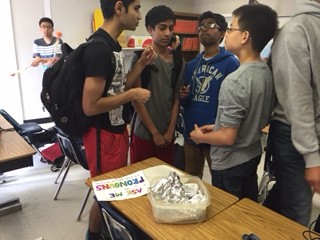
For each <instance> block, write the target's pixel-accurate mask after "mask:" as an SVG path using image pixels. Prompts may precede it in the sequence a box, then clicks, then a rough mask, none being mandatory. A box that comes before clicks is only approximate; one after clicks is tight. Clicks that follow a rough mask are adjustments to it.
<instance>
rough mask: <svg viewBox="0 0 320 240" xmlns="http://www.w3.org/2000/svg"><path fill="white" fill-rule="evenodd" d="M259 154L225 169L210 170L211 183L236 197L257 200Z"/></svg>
mask: <svg viewBox="0 0 320 240" xmlns="http://www.w3.org/2000/svg"><path fill="white" fill-rule="evenodd" d="M260 158H261V155H259V156H257V157H255V158H253V159H251V160H250V161H248V162H245V163H243V164H240V165H238V166H235V167H232V168H229V169H225V170H211V175H212V185H213V186H216V187H218V188H220V189H222V190H224V191H226V192H229V193H231V194H233V195H235V196H237V197H238V198H240V199H241V198H249V199H251V200H253V201H256V202H257V201H258V183H257V179H258V176H257V167H258V165H259V163H260Z"/></svg>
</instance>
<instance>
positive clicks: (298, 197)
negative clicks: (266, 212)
mask: <svg viewBox="0 0 320 240" xmlns="http://www.w3.org/2000/svg"><path fill="white" fill-rule="evenodd" d="M301 137H303V136H301ZM268 148H269V149H270V152H271V155H272V160H273V170H274V174H275V178H276V183H275V185H274V186H273V188H272V189H271V191H270V193H269V194H268V196H267V198H266V200H265V201H264V203H263V205H264V206H266V207H268V208H270V209H272V210H274V211H276V212H278V213H280V214H282V215H284V216H286V217H288V218H290V219H292V220H293V221H295V222H298V223H300V224H302V225H305V226H308V225H309V221H310V215H311V206H312V192H311V188H310V186H309V185H308V184H307V182H306V180H305V178H304V171H305V162H304V159H303V156H302V155H301V154H300V153H298V151H297V150H296V149H295V147H294V146H293V144H292V141H291V127H290V126H289V125H287V124H284V123H282V122H279V121H272V123H271V125H270V130H269V136H268Z"/></svg>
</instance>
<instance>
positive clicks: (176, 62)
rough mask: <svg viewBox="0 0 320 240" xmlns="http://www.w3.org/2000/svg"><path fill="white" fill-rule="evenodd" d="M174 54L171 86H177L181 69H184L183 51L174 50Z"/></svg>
mask: <svg viewBox="0 0 320 240" xmlns="http://www.w3.org/2000/svg"><path fill="white" fill-rule="evenodd" d="M172 55H173V68H172V74H171V87H172V88H175V86H176V83H177V81H178V78H179V75H180V72H181V69H182V65H183V57H182V53H181V51H179V50H173V51H172Z"/></svg>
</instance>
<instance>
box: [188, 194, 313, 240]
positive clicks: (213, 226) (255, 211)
mask: <svg viewBox="0 0 320 240" xmlns="http://www.w3.org/2000/svg"><path fill="white" fill-rule="evenodd" d="M305 230H307V228H306V227H304V226H302V225H300V224H298V223H296V222H293V221H292V220H290V219H288V218H286V217H283V216H281V215H280V214H278V213H275V212H273V211H271V210H270V209H268V208H265V207H263V206H262V205H260V204H258V203H256V202H253V201H251V200H249V199H242V200H240V201H238V202H237V203H236V204H234V205H232V206H231V207H229V208H228V209H226V210H224V211H223V212H221V213H220V214H218V215H217V216H215V217H213V218H211V219H210V221H207V222H205V223H204V224H202V225H200V226H199V227H198V228H197V229H194V230H192V231H191V232H190V233H189V234H188V237H187V238H185V239H228V240H229V239H237V240H239V239H242V238H241V237H242V235H243V234H248V235H249V234H251V233H254V234H256V235H257V236H258V237H259V238H260V239H261V240H264V239H281V240H285V239H303V236H302V232H303V231H305Z"/></svg>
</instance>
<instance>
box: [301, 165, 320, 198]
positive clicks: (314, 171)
mask: <svg viewBox="0 0 320 240" xmlns="http://www.w3.org/2000/svg"><path fill="white" fill-rule="evenodd" d="M304 175H305V179H306V180H307V182H308V183H309V185H310V186H311V187H312V190H313V191H314V192H316V193H320V167H311V168H306V170H305V174H304Z"/></svg>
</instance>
